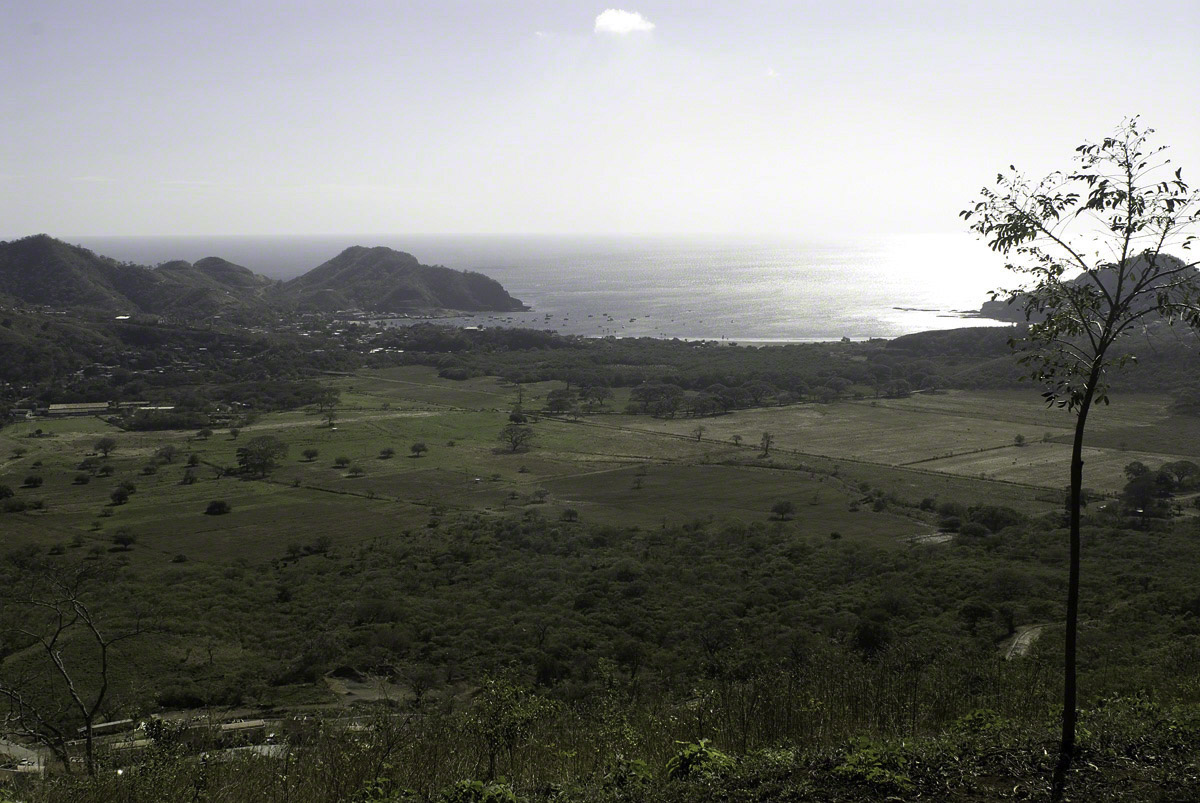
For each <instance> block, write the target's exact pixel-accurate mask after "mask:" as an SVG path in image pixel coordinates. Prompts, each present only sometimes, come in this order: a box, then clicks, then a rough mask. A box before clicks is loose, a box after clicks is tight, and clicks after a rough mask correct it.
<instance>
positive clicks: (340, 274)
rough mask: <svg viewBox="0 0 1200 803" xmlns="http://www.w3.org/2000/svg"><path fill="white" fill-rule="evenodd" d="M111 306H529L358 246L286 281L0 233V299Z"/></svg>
mask: <svg viewBox="0 0 1200 803" xmlns="http://www.w3.org/2000/svg"><path fill="white" fill-rule="evenodd" d="M3 299H9V300H11V301H14V302H22V303H26V304H39V305H46V306H51V307H64V308H72V307H75V308H91V309H97V310H103V311H109V312H115V313H150V314H170V315H178V316H180V317H209V316H213V315H218V314H224V313H231V314H245V313H261V312H265V311H268V310H271V309H276V310H284V309H307V310H319V311H327V312H329V311H334V310H341V309H361V310H365V311H369V312H420V311H432V310H461V311H466V312H478V311H513V310H521V309H525V305H523V304H522V303H521V302H520V301H518V300H517V299H515V298H513V297H512V296H510V295H509V294H508V292H507V291H505V289H504V288H503V287H502V286H501V285H500V283H499V282H497V281H495V280H494V279H491V278H489V277H487V276H484V275H483V274H481V273H474V272H471V271H457V270H452V269H450V268H445V267H441V266H430V265H422V264H420V263H419V262H418V261H417V259H416V257H414V256H412V255H411V254H405V253H403V252H400V251H394V250H392V249H390V248H364V247H362V246H353V247H351V248H347V249H346V250H345V251H343V252H342V253H341V254H339V255H338V256H336V257H334V258H333V259H331V260H329V261H328V262H326V263H324V264H323V265H320V266H319V267H317V268H314V269H313V270H311V271H309V272H308V273H306V274H304V275H302V276H300V277H297V278H296V279H293V280H291V281H290V282H286V283H280V282H275V281H273V280H271V279H268V278H266V277H265V276H260V275H258V274H256V273H254V272H253V271H251V270H250V269H249V268H245V267H242V266H241V265H235V264H234V263H232V262H229V261H227V260H224V259H220V258H219V257H205V258H204V259H201V260H198V261H196V262H195V263H190V262H184V261H182V260H178V261H173V262H166V263H163V264H161V265H158V266H157V267H153V268H152V267H147V266H144V265H135V264H131V263H127V262H118V261H116V260H114V259H111V258H109V257H106V256H102V255H99V254H96V253H94V252H92V251H90V250H88V249H86V248H82V247H80V246H75V245H70V244H68V243H65V242H63V241H61V240H56V239H54V238H53V237H50V236H48V235H45V234H38V235H34V236H32V237H24V238H22V239H19V240H13V241H11V242H0V300H3Z"/></svg>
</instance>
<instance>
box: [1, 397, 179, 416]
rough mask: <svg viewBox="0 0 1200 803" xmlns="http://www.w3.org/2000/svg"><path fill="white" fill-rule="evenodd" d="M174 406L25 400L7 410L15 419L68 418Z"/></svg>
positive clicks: (136, 402)
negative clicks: (51, 402) (40, 402)
mask: <svg viewBox="0 0 1200 803" xmlns="http://www.w3.org/2000/svg"><path fill="white" fill-rule="evenodd" d="M174 409H175V408H174V406H170V407H164V406H156V405H152V404H150V402H145V401H125V402H113V401H107V402H75V403H71V404H45V405H43V404H39V403H37V402H32V401H27V402H23V403H21V404H18V405H16V406H15V407H13V408H12V409H10V410H9V415H11V416H12V417H13V418H16V419H32V418H69V417H73V416H89V415H121V414H124V413H129V412H133V411H134V410H150V411H154V410H174Z"/></svg>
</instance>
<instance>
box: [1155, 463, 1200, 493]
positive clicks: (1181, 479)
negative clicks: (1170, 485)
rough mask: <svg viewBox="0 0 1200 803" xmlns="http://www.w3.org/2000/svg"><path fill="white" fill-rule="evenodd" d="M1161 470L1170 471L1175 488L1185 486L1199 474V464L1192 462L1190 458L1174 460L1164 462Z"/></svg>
mask: <svg viewBox="0 0 1200 803" xmlns="http://www.w3.org/2000/svg"><path fill="white" fill-rule="evenodd" d="M1160 470H1161V471H1166V472H1168V473H1170V475H1171V477H1172V478H1173V479H1174V480H1175V487H1176V488H1185V487H1187V486H1188V485H1189V484H1191V482H1192V481H1193V480H1194V479H1195V477H1196V476H1197V475H1198V474H1200V466H1198V465H1196V464H1195V463H1193V462H1192V461H1191V460H1176V461H1174V462H1171V463H1164V464H1163V467H1162V469H1160Z"/></svg>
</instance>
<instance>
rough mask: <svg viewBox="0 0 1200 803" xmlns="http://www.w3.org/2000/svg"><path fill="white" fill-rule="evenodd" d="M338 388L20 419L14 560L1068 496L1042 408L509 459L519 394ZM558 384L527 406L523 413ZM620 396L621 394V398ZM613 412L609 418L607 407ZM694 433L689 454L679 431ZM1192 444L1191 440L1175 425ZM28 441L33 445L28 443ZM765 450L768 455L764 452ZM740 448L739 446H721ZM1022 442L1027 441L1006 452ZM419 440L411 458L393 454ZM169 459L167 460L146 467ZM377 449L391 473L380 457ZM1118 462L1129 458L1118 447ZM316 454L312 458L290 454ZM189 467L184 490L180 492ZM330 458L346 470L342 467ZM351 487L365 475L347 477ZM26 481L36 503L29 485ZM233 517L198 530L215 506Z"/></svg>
mask: <svg viewBox="0 0 1200 803" xmlns="http://www.w3.org/2000/svg"><path fill="white" fill-rule="evenodd" d="M335 383H336V384H337V385H338V386H339V387H340V388H341V390H342V403H341V405H340V407H339V408H338V411H337V422H336V428H332V429H331V428H329V427H327V426H325V425H324V422H323V421H322V419H321V417H320V416H319V415H317V414H316V412H315V411H293V412H287V413H278V414H273V415H268V416H264V417H263V418H261V419H260V420H258V421H257V422H256V423H254V424H253V425H250V426H247V427H244V428H243V430H242V432H241V433H240V437H239V438H237V439H234V438H233V437H232V435H231V433H230V432H228V431H218V432H216V433H215V434H214V435H213V437H211V438H208V439H199V438H197V437H196V436H195V433H193V432H150V433H133V432H121V431H119V430H117V429H115V428H114V427H112V426H110V425H108V424H106V423H104V422H103V421H100V420H99V419H95V418H78V419H62V420H38V421H30V422H22V423H20V424H17V425H15V426H12V427H9V428H8V429H6V430H4V431H3V432H2V433H0V455H3V457H2V458H0V459H2V462H0V483H4V484H7V485H9V486H10V487H12V488H14V489H15V490H16V492H17V494H18V496H19V497H21V498H24V499H27V500H35V499H36V500H41V501H42V502H43V503H44V505H45V508H44V510H36V511H27V512H25V513H9V514H4V517H3V519H0V524H2V525H3V527H4V530H5V532H6V534H8V535H9V537H10V538H11V539H13V540H14V542H19V541H22V540H33V541H35V542H37V543H41V544H49V545H51V546H52V545H54V544H59V545H63V546H64V547H66V548H87V549H92V550H99V549H110V548H113V547H112V546H111V539H112V535H113V533H114V532H116V531H117V530H118V529H121V528H125V529H127V530H128V531H129V532H131V533H132V534H133V535H134V536H136V538H137V539H138V540H137V544H136V546H135V547H134V548H133V549H131V550H129V551H128V556H129V558H130V560H133V561H151V562H156V563H157V562H161V561H163V560H166V559H170V558H173V557H175V556H177V555H185V556H186V557H187V558H188V559H191V560H215V561H225V560H249V561H253V560H261V559H268V558H272V557H277V556H279V555H281V554H282V553H283V552H284V550H285V549H286V548H287V547H288V545H290V544H298V545H306V544H310V543H312V542H314V541H315V539H317V538H320V537H322V536H325V537H328V538H329V539H331V540H332V542H333V543H334V544H346V545H348V544H353V543H355V542H359V541H363V540H369V539H374V538H379V537H394V536H396V535H398V534H401V533H403V532H404V531H405V530H412V529H414V528H419V527H429V526H432V525H435V524H436V522H437V519H438V517H439V516H440V515H442V514H444V513H445V512H450V511H478V512H481V513H484V514H487V515H493V514H496V515H499V514H505V513H509V512H512V511H530V515H539V516H544V517H549V518H560V517H562V515H563V512H564V511H566V510H568V509H570V510H573V511H575V513H577V514H578V516H579V520H580V521H581V522H585V523H589V524H595V523H600V524H636V525H638V526H642V527H653V526H666V525H671V524H678V523H681V522H686V521H691V520H696V519H709V518H737V519H743V520H754V519H759V520H767V519H769V518H770V512H769V511H770V508H771V506H772V505H773V504H774V503H775V502H777V501H780V500H790V501H792V502H793V504H794V505H795V506H796V509H797V515H796V516H795V518H794V520H791V521H788V522H786V523H785V526H787V527H789V528H794V529H795V530H796V531H797V532H803V533H816V534H821V535H827V534H828V533H830V532H835V531H836V532H838V533H839V534H841V535H844V536H846V537H851V538H857V537H873V538H897V537H907V536H912V535H916V534H920V533H927V532H929V531H930V525H931V520H930V519H928V518H922V517H921V515H920V514H918V513H917V512H916V511H914V510H913V509H912V508H910V507H903V506H901V507H895V506H893V507H892V508H891V509H886V510H878V511H875V510H872V509H871V506H870V505H860V504H858V502H860V501H861V500H862V497H863V491H864V489H868V488H872V489H878V490H880V491H882V492H884V493H889V494H893V495H894V496H895V497H896V498H898V499H899V500H900V501H903V502H905V503H915V502H917V501H919V500H920V499H923V498H926V497H934V498H936V499H938V500H939V501H945V500H951V501H961V502H964V503H980V502H986V503H992V504H1003V505H1008V506H1012V507H1016V508H1019V509H1022V510H1026V511H1028V512H1040V511H1045V510H1050V509H1052V508H1054V507H1055V506H1057V504H1058V502H1057V498H1058V491H1057V489H1060V488H1061V487H1062V486H1063V485H1064V484H1065V481H1066V476H1067V460H1068V457H1069V435H1070V431H1069V429H1068V425H1069V424H1070V418H1069V416H1068V415H1067V414H1065V413H1062V412H1061V411H1058V410H1047V409H1046V408H1045V407H1044V406H1042V405H1041V404H1040V403H1039V401H1038V398H1037V396H1036V394H1033V393H1016V392H993V393H969V392H952V393H946V394H938V395H933V396H930V395H919V396H913V397H911V398H908V399H902V400H879V401H857V402H843V403H836V404H829V405H816V404H801V405H792V406H787V407H775V408H758V409H751V410H743V411H738V412H734V413H732V414H729V415H724V416H718V417H714V418H705V419H701V420H699V421H697V420H694V419H674V420H662V419H655V418H652V417H649V416H629V415H616V414H612V413H607V414H602V415H595V416H588V417H585V418H583V419H582V420H580V421H574V422H573V421H566V420H560V419H556V418H541V419H540V420H536V421H535V422H534V423H533V424H532V426H533V428H534V430H535V432H536V442H535V445H534V446H533V448H531V449H528V450H525V451H520V452H517V453H513V452H511V451H508V450H507V449H506V447H505V446H504V445H503V444H501V443H500V441H499V440H498V439H497V434H498V433H499V431H500V429H501V428H502V427H503V426H504V425H505V424H506V423H507V414H508V411H509V410H511V409H512V407H513V405H514V404H515V403H516V401H517V398H518V390H517V389H516V388H515V387H514V386H512V385H508V384H504V383H502V382H500V381H499V380H497V379H495V378H490V377H484V378H478V379H473V380H469V381H466V382H452V381H447V380H443V379H439V378H438V377H437V375H436V372H435V371H434V370H433V369H431V368H423V367H411V368H394V369H389V370H385V371H377V372H364V373H360V374H356V375H353V376H343V377H339V378H337V379H336V380H335ZM553 387H554V386H553V385H552V384H551V383H542V384H540V385H526V386H524V387H523V388H522V389H521V391H520V392H521V393H522V395H523V398H524V406H525V409H526V410H530V411H535V410H537V409H538V408H539V407H540V406H541V403H540V400H541V399H542V398H544V396H545V394H546V393H547V392H548V391H549V390H551V389H552V388H553ZM621 395H622V396H623V395H624V394H621ZM617 403H618V404H620V405H621V406H623V403H624V400H623V399H620V400H617ZM697 425H701V426H703V427H704V431H703V433H702V435H701V437H700V438H696V437H695V434H694V430H695V428H696V427H697ZM1185 425H1186V426H1185ZM1093 426H1094V429H1093V432H1094V435H1093V436H1092V440H1091V443H1090V445H1089V447H1088V450H1087V454H1086V460H1087V475H1086V483H1087V485H1088V486H1089V487H1092V488H1095V489H1098V490H1101V491H1107V492H1115V491H1117V490H1119V488H1120V487H1121V484H1122V483H1123V474H1122V468H1123V467H1124V465H1125V464H1126V463H1128V462H1129V461H1131V460H1135V459H1136V460H1141V461H1142V462H1144V463H1146V464H1147V465H1151V466H1155V465H1158V464H1161V463H1162V462H1165V461H1167V460H1172V459H1178V458H1179V457H1180V456H1188V457H1193V458H1196V459H1200V454H1198V453H1200V446H1197V445H1196V444H1197V443H1198V441H1197V440H1196V439H1194V438H1187V437H1179V434H1178V433H1180V432H1185V433H1187V432H1193V431H1197V428H1198V426H1200V425H1197V424H1194V423H1192V422H1191V421H1190V420H1184V422H1183V423H1181V421H1180V419H1177V418H1172V417H1171V416H1170V415H1169V412H1168V409H1167V404H1166V401H1165V400H1164V399H1162V398H1160V397H1151V396H1146V397H1134V398H1129V399H1119V400H1117V402H1116V403H1115V404H1114V406H1113V407H1110V408H1102V409H1101V410H1099V411H1098V412H1097V414H1096V417H1095V421H1094V424H1093ZM39 428H40V429H41V430H42V435H41V436H38V437H33V435H34V433H35V430H36V429H39ZM762 432H771V433H772V435H773V436H774V438H775V445H774V447H773V450H772V452H771V454H769V455H768V456H767V457H765V458H763V457H762V456H761V455H760V454H759V452H760V449H759V447H758V441H759V438H760V436H761V433H762ZM105 435H109V436H112V437H115V438H116V439H117V441H118V444H119V445H118V448H117V449H116V450H115V451H114V452H113V453H112V455H111V456H110V457H108V458H107V459H103V460H100V463H101V464H106V465H108V466H110V467H111V469H112V472H113V473H112V476H109V477H102V476H90V477H89V480H88V482H86V484H77V483H76V481H75V480H76V477H77V476H78V475H80V474H81V473H84V472H81V471H80V470H79V469H78V468H77V466H78V464H79V463H80V461H81V460H83V459H84V458H85V457H87V456H89V455H92V456H93V457H94V456H95V455H94V453H93V446H94V444H95V442H96V441H97V440H98V439H99V438H100V437H102V436H105ZM256 435H273V436H275V437H277V438H279V439H281V440H283V441H284V442H286V443H287V445H288V447H289V452H288V455H287V457H286V458H284V459H283V460H282V461H281V465H280V466H279V467H278V468H277V469H276V470H275V471H273V472H272V473H271V474H270V476H269V477H268V478H266V479H243V478H240V477H230V476H220V473H221V472H220V469H221V468H222V467H226V466H233V465H235V463H236V450H237V448H238V446H239V445H240V444H242V443H245V442H246V441H247V440H248V439H250V438H253V437H255V436H256ZM735 435H740V436H741V438H742V439H743V440H742V443H741V445H740V446H739V445H735V444H734V442H733V436H735ZM1017 435H1022V436H1023V437H1024V438H1025V439H1026V441H1027V443H1026V445H1024V446H1016V445H1015V444H1014V438H1015V436H1017ZM416 442H422V443H425V444H426V445H427V446H428V451H427V452H426V453H425V454H424V455H423V456H420V457H414V456H412V455H411V454H410V451H409V447H410V445H411V444H413V443H416ZM164 445H174V446H175V447H177V449H178V451H179V453H178V456H177V457H176V458H175V459H174V461H172V462H170V463H162V462H161V461H158V464H157V468H156V471H155V472H154V473H144V469H145V467H146V466H147V465H150V464H152V463H155V462H156V461H155V460H154V454H155V452H156V450H157V449H159V448H160V447H162V446H164ZM386 447H391V448H392V449H394V450H395V455H394V456H393V457H391V458H390V459H383V458H381V457H380V451H381V450H382V449H384V448H386ZM1131 447H1132V448H1131ZM306 449H316V450H317V451H318V452H319V455H318V456H317V457H316V458H315V459H313V460H307V459H305V458H303V457H302V453H303V452H304V450H306ZM191 454H195V455H196V456H197V457H198V458H199V460H200V461H201V464H200V465H199V466H197V467H196V469H195V472H196V475H197V481H196V482H195V483H194V484H191V485H185V484H183V483H182V482H181V480H182V479H183V476H184V472H185V471H186V470H187V469H186V467H185V463H186V460H187V457H188V455H191ZM338 458H346V460H348V464H347V465H343V466H339V465H337V464H336V462H335V461H337V459H338ZM351 468H358V469H359V470H360V472H361V476H358V477H355V476H351V472H350V470H349V469H351ZM29 475H39V476H41V477H42V479H43V483H42V485H41V486H40V487H36V488H23V487H20V486H22V484H23V482H24V479H25V478H26V477H27V476H29ZM123 481H129V482H132V483H134V484H135V485H136V488H137V489H136V492H135V493H134V494H133V495H132V497H131V498H130V500H129V502H128V503H126V504H121V505H113V504H111V503H110V501H109V496H110V494H111V492H112V490H113V488H114V487H115V486H116V485H117V484H118V483H120V482H123ZM213 500H224V501H227V502H228V503H229V504H230V506H231V507H232V513H230V514H228V515H224V516H209V515H205V514H204V511H205V509H206V507H207V505H208V503H209V502H210V501H213Z"/></svg>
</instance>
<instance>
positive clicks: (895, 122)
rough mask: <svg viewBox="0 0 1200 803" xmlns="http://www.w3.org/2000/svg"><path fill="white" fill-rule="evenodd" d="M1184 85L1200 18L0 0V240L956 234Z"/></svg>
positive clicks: (1189, 13) (1135, 11)
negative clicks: (979, 206)
mask: <svg viewBox="0 0 1200 803" xmlns="http://www.w3.org/2000/svg"><path fill="white" fill-rule="evenodd" d="M1198 87H1200V3H1198V2H1196V0H1179V2H1161V3H1156V2H1103V0H1090V2H1067V1H1065V0H1055V1H1054V2H1047V0H1038V1H1037V2H1029V3H1024V2H996V3H979V2H971V0H957V2H933V1H932V0H911V1H910V2H899V1H897V2H837V1H836V0H828V1H827V2H753V1H752V0H737V2H724V0H703V2H686V3H685V2H659V1H657V0H656V1H654V2H651V1H650V0H646V1H645V2H642V0H637V2H634V1H633V0H628V1H627V0H617V4H616V5H613V4H612V0H610V2H608V3H606V2H603V0H602V1H601V2H596V3H589V2H576V0H545V1H544V2H541V1H539V2H487V1H486V0H478V1H477V2H465V1H464V2H456V1H455V0H430V1H429V2H401V1H400V0H392V1H391V2H385V1H384V0H371V1H369V2H352V1H339V2H332V1H331V0H320V2H282V0H281V1H280V2H269V3H268V2H253V0H239V1H238V2H228V1H227V0H204V2H199V0H189V2H178V1H176V0H128V1H126V2H120V1H118V0H73V1H71V2H67V1H64V0H3V2H2V3H0V236H9V237H11V236H19V235H24V234H30V233H34V232H40V231H46V232H49V233H52V234H59V235H64V236H65V235H73V234H79V235H85V234H275V233H343V232H345V233H369V232H389V233H400V232H476V233H492V232H512V233H536V232H552V233H582V232H591V233H676V232H678V233H683V232H714V233H742V234H760V233H764V234H765V233H772V234H786V235H795V236H798V237H821V236H826V235H834V236H844V235H846V234H852V233H854V232H858V231H862V232H869V233H873V234H875V233H886V232H896V231H901V232H928V231H941V230H955V229H958V228H961V227H960V224H959V222H958V221H957V219H956V217H955V216H956V213H957V211H958V210H959V209H961V208H962V207H963V206H964V205H965V204H966V203H967V202H968V201H969V200H970V199H971V198H973V197H974V195H975V193H976V191H977V190H978V188H979V187H980V186H981V185H982V184H983V183H985V182H986V181H987V180H988V179H989V178H991V177H992V176H993V175H994V173H995V172H996V170H997V169H999V168H1001V167H1004V166H1006V165H1008V164H1009V163H1010V162H1015V163H1017V164H1018V165H1019V166H1023V167H1025V168H1027V169H1029V170H1030V171H1031V172H1039V173H1040V172H1045V171H1047V170H1049V169H1052V168H1055V167H1060V166H1065V161H1066V159H1067V158H1069V156H1070V155H1071V153H1072V149H1073V148H1074V146H1075V145H1076V144H1078V143H1079V142H1080V141H1082V140H1084V139H1095V138H1098V137H1101V136H1103V135H1104V134H1106V133H1107V132H1108V131H1109V130H1110V129H1111V128H1112V126H1113V125H1115V124H1116V123H1117V122H1119V120H1120V119H1121V118H1122V117H1123V116H1125V115H1129V114H1141V115H1142V116H1143V118H1144V120H1145V121H1146V122H1147V123H1148V124H1149V125H1152V126H1153V127H1155V128H1157V129H1158V130H1159V132H1160V134H1161V135H1162V140H1163V141H1164V142H1167V143H1170V144H1171V145H1172V146H1173V147H1174V150H1175V157H1176V161H1177V162H1179V163H1181V164H1182V165H1184V167H1185V171H1190V175H1191V177H1192V178H1193V179H1194V180H1196V181H1200V104H1198V103H1197V92H1198Z"/></svg>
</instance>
